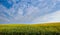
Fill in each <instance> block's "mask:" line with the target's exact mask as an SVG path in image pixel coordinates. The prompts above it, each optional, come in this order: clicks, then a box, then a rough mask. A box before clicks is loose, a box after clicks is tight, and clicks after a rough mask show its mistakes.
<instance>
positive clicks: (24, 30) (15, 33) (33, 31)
mask: <svg viewBox="0 0 60 35" xmlns="http://www.w3.org/2000/svg"><path fill="white" fill-rule="evenodd" d="M0 35H60V23H45V24H0Z"/></svg>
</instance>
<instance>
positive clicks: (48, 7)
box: [0, 0, 60, 24]
mask: <svg viewBox="0 0 60 35" xmlns="http://www.w3.org/2000/svg"><path fill="white" fill-rule="evenodd" d="M44 22H60V0H0V24H1V23H29V24H30V23H44Z"/></svg>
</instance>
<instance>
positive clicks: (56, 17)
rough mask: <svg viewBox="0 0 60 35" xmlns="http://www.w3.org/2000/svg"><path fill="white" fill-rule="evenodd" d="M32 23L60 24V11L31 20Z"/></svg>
mask: <svg viewBox="0 0 60 35" xmlns="http://www.w3.org/2000/svg"><path fill="white" fill-rule="evenodd" d="M33 22H36V23H40V22H42V23H43V22H60V11H56V12H54V13H50V14H47V15H45V16H41V17H38V18H36V19H35V20H33Z"/></svg>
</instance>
